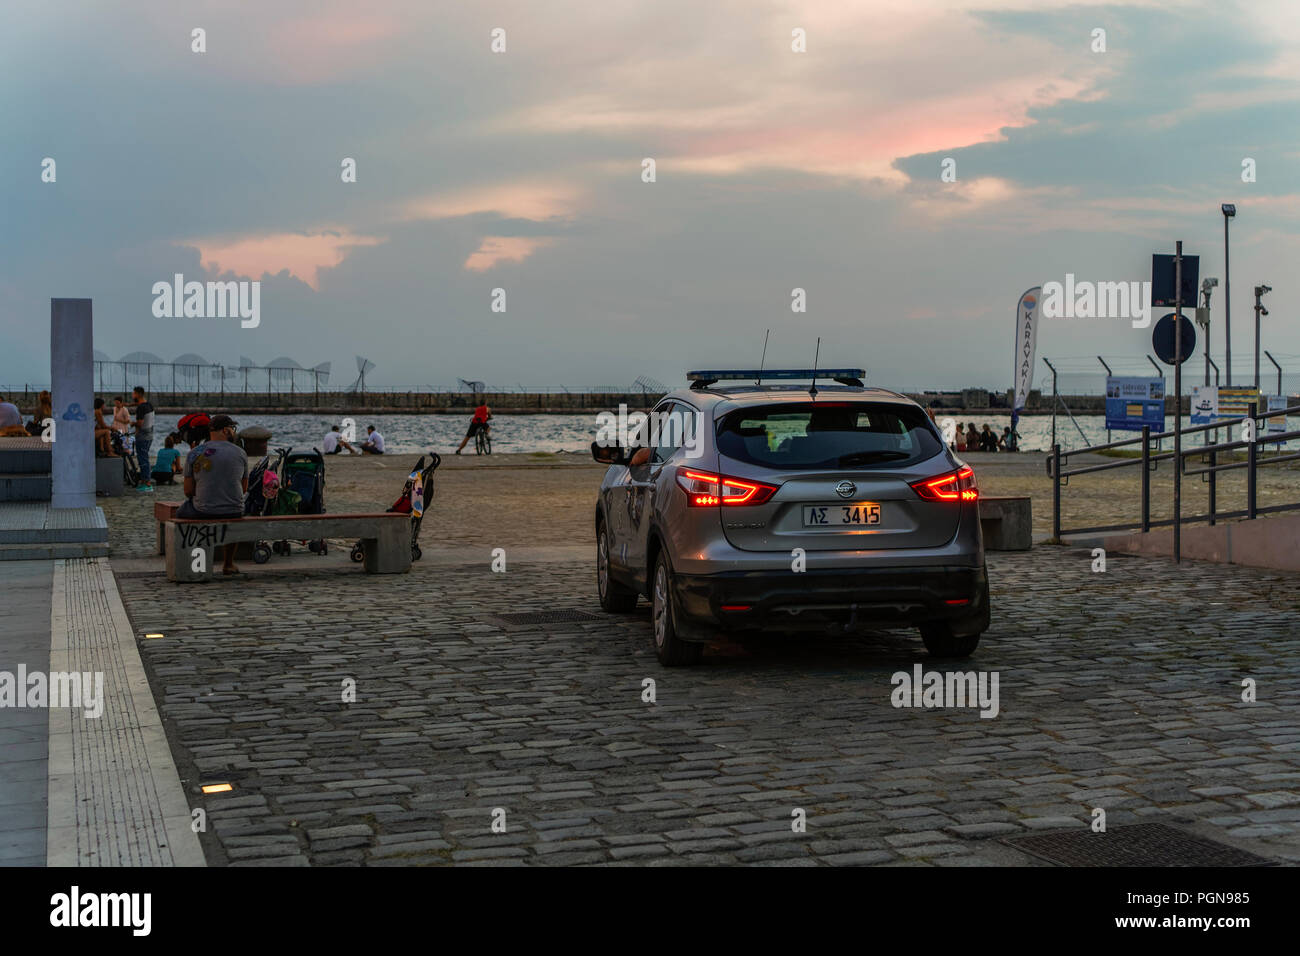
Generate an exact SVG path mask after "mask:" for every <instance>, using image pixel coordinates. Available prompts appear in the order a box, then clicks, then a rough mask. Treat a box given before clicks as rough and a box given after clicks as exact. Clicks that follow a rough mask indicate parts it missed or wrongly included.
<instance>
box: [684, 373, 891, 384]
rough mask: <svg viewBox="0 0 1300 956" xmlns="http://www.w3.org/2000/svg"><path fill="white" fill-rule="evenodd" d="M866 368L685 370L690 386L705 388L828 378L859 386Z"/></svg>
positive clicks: (865, 375)
mask: <svg viewBox="0 0 1300 956" xmlns="http://www.w3.org/2000/svg"><path fill="white" fill-rule="evenodd" d="M866 377H867V370H866V369H861V368H820V369H811V368H765V369H757V368H727V369H706V370H702V371H695V372H687V373H686V380H687V381H688V382H690V383H691V387H692V388H707V387H708V386H710V385H712V384H713V383H714V382H736V381H750V382H758V381H787V382H788V381H811V380H813V379H817V378H828V379H831V380H833V381H836V382H840V383H842V384H844V385H857V386H861V385H862V381H863V379H865V378H866Z"/></svg>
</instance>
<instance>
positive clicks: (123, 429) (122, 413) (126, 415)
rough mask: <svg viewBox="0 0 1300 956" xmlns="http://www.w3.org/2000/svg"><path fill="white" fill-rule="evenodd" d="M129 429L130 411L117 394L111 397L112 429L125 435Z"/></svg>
mask: <svg viewBox="0 0 1300 956" xmlns="http://www.w3.org/2000/svg"><path fill="white" fill-rule="evenodd" d="M130 430H131V412H130V410H129V409H128V408H127V407H126V402H125V401H123V400H122V396H121V395H119V396H117V398H115V399H113V431H115V432H117V433H118V434H119V435H125V434H126V433H127V432H129V431H130Z"/></svg>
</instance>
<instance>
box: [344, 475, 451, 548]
mask: <svg viewBox="0 0 1300 956" xmlns="http://www.w3.org/2000/svg"><path fill="white" fill-rule="evenodd" d="M426 457H427V458H428V459H429V464H428V465H427V466H426V465H425V463H424V460H425V458H426ZM441 464H442V456H441V455H439V454H438V453H437V452H436V451H431V452H429V454H428V455H427V456H426V455H421V456H420V460H419V461H417V462H416V463H415V467H414V468H412V469H411V473H410V474H409V475H407V476H406V484H405V485H403V486H402V493H401V495H400V496H399V497H398V499H397V500H396V501H394V502H393V506H392V507H391V508H389V509H388V510H389V512H395V513H397V514H407V515H410V516H411V560H412V561H419V560H420V557H421V556H422V555H423V554H424V552H423V551H421V550H420V522H421V521H423V520H424V509H425V508H427V507H428V506H429V502H431V501H433V473H434V472H435V471H437V470H438V466H439V465H441ZM348 556H349V557H350V558H352V560H353V561H364V560H365V558H366V552H365V549H364V548H363V547H362V546H361V542H360V541H358V542H357V543H356V544H354V545H353V546H352V551H351V552H350V553H349V555H348Z"/></svg>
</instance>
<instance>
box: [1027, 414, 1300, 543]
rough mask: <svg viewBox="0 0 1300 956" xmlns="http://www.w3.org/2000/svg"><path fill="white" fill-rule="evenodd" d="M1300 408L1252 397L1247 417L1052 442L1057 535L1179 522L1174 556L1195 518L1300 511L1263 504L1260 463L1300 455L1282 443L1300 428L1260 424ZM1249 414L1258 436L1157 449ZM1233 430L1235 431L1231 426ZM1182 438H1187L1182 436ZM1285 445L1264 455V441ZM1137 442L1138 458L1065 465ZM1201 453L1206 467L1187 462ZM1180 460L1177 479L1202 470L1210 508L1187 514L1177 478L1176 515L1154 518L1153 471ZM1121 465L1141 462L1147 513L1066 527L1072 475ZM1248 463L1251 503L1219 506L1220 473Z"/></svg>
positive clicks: (1049, 471)
mask: <svg viewBox="0 0 1300 956" xmlns="http://www.w3.org/2000/svg"><path fill="white" fill-rule="evenodd" d="M1296 414H1300V405H1293V406H1291V407H1290V408H1286V409H1280V410H1273V411H1269V412H1263V413H1261V412H1260V411H1259V409H1258V407H1257V405H1256V404H1255V403H1254V402H1252V403H1251V404H1250V411H1249V413H1248V414H1247V415H1244V416H1242V417H1241V418H1224V419H1220V420H1219V421H1217V422H1214V423H1212V424H1209V425H1196V426H1193V427H1191V428H1182V429H1179V430H1178V432H1177V433H1176V432H1161V433H1158V434H1154V435H1153V434H1152V433H1151V426H1149V425H1144V426H1143V428H1142V435H1141V437H1139V438H1129V439H1125V440H1124V441H1116V442H1107V443H1106V444H1104V445H1092V446H1090V447H1088V448H1076V449H1072V450H1070V451H1062V450H1061V446H1060V445H1059V444H1055V445H1053V446H1052V451H1051V454H1050V455H1048V457H1047V474H1048V475H1049V476H1050V477H1051V479H1052V537H1053V539H1054V540H1057V541H1059V540H1060V539H1061V535H1063V534H1097V533H1101V532H1107V531H1132V530H1135V529H1138V530H1141V531H1142V532H1143V533H1146V532H1148V531H1150V530H1151V529H1152V528H1161V527H1169V526H1173V528H1174V532H1175V533H1174V560H1175V561H1177V560H1179V558H1180V557H1181V555H1180V550H1179V535H1178V530H1179V528H1180V527H1181V525H1183V524H1188V523H1195V522H1200V521H1206V522H1209V523H1210V524H1211V525H1213V524H1215V523H1216V522H1218V521H1220V520H1223V519H1225V518H1248V519H1253V518H1255V517H1257V516H1258V515H1261V514H1272V513H1274V512H1279V511H1300V501H1297V502H1295V503H1292V504H1281V505H1270V506H1268V507H1264V508H1261V507H1259V504H1258V501H1259V481H1258V479H1259V469H1260V468H1262V467H1265V466H1268V465H1278V464H1282V463H1284V462H1289V461H1300V452H1291V453H1286V454H1283V453H1282V452H1281V448H1280V446H1281V444H1283V443H1285V442H1288V441H1292V440H1294V439H1297V438H1300V431H1284V432H1271V433H1265V432H1262V431H1261V430H1260V422H1261V421H1264V420H1267V419H1269V418H1277V417H1279V416H1282V417H1283V420H1285V416H1287V415H1296ZM1247 419H1250V420H1252V421H1253V422H1255V435H1254V440H1253V441H1246V440H1244V439H1243V440H1240V441H1227V442H1219V441H1217V440H1216V441H1215V442H1214V444H1207V445H1196V446H1194V447H1186V446H1184V447H1182V448H1181V449H1180V450H1179V451H1167V452H1166V451H1159V450H1156V451H1155V452H1154V453H1153V451H1152V443H1153V442H1159V441H1160V440H1161V439H1165V438H1174V437H1175V435H1176V434H1177V435H1178V436H1179V437H1180V438H1181V437H1183V436H1187V435H1195V434H1198V433H1201V432H1210V431H1215V430H1217V429H1221V428H1225V427H1226V428H1229V429H1230V428H1231V427H1232V426H1234V425H1239V424H1243V423H1244V422H1245V421H1246V420H1247ZM1228 434H1229V436H1231V434H1232V433H1231V431H1229V433H1228ZM1179 444H1181V442H1179ZM1271 444H1278V445H1279V453H1278V454H1276V455H1269V456H1267V457H1261V456H1260V453H1259V452H1260V445H1271ZM1133 445H1137V446H1139V450H1140V455H1139V456H1138V457H1137V458H1124V459H1120V460H1118V461H1110V462H1105V463H1103V464H1099V465H1084V466H1082V467H1079V468H1071V469H1067V470H1062V468H1061V464H1062V462H1068V461H1069V459H1070V458H1071V457H1073V456H1076V455H1084V454H1090V453H1096V452H1102V451H1109V450H1112V449H1116V448H1127V447H1130V446H1133ZM1243 448H1244V449H1245V450H1246V458H1245V460H1244V461H1228V462H1225V463H1223V464H1220V463H1219V455H1221V454H1224V453H1227V452H1234V451H1237V450H1239V449H1243ZM1194 456H1199V457H1201V459H1202V462H1203V463H1204V464H1205V465H1206V467H1204V468H1194V469H1191V470H1189V469H1188V468H1187V459H1188V458H1192V457H1194ZM1175 458H1176V459H1177V460H1178V467H1179V469H1180V470H1179V472H1178V473H1177V474H1176V476H1175V477H1176V479H1177V478H1178V477H1181V476H1182V475H1186V476H1188V477H1194V476H1201V479H1202V481H1204V482H1206V484H1208V486H1209V487H1208V489H1207V492H1208V502H1207V506H1208V511H1207V512H1206V513H1205V514H1200V515H1187V516H1184V515H1183V514H1182V509H1181V495H1180V488H1181V485H1180V483H1179V482H1178V481H1177V480H1175V487H1174V517H1173V518H1164V519H1160V520H1156V521H1153V520H1152V519H1151V472H1153V471H1155V470H1156V468H1157V467H1158V466H1159V463H1160V462H1162V461H1169V460H1172V459H1175ZM1116 468H1140V469H1141V470H1142V492H1141V509H1142V511H1141V518H1140V519H1139V520H1137V521H1131V522H1126V523H1122V524H1110V525H1095V526H1093V527H1088V528H1062V527H1061V489H1062V488H1063V487H1065V486H1066V485H1068V484H1069V481H1070V479H1071V478H1072V477H1076V476H1078V475H1089V474H1095V473H1097V472H1102V471H1111V470H1113V469H1116ZM1242 468H1244V469H1245V470H1246V507H1245V508H1240V509H1236V510H1233V511H1219V510H1218V500H1217V497H1218V487H1217V483H1218V475H1219V474H1220V473H1221V472H1225V471H1236V470H1239V469H1242Z"/></svg>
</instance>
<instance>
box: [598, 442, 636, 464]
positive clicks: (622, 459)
mask: <svg viewBox="0 0 1300 956" xmlns="http://www.w3.org/2000/svg"><path fill="white" fill-rule="evenodd" d="M591 457H592V458H594V459H595V460H596V461H598V462H600V463H601V464H602V465H626V464H627V451H626V449H624V448H622V447H621V446H619V445H602V444H600V442H592V443H591Z"/></svg>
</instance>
